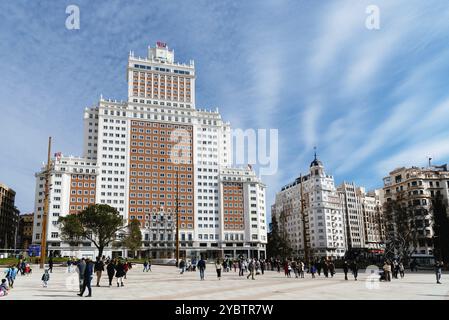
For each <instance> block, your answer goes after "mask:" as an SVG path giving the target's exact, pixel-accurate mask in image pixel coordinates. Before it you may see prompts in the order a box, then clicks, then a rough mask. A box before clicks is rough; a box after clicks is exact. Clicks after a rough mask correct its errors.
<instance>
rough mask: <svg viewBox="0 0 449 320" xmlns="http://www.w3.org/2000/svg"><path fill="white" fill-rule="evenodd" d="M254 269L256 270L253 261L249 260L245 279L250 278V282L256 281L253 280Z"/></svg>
mask: <svg viewBox="0 0 449 320" xmlns="http://www.w3.org/2000/svg"><path fill="white" fill-rule="evenodd" d="M255 269H256V265H255V263H254V260H253V259H251V260H250V262H249V264H248V271H249V274H248V275H247V276H246V279H249V277H251V279H252V280H256V279H255V278H254V272H255Z"/></svg>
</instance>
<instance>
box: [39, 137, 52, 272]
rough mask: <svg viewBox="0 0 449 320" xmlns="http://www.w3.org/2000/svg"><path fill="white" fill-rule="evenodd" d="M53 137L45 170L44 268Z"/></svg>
mask: <svg viewBox="0 0 449 320" xmlns="http://www.w3.org/2000/svg"><path fill="white" fill-rule="evenodd" d="M50 152H51V137H49V138H48V157H47V168H46V170H45V197H44V214H43V216H42V233H41V259H40V268H41V269H43V268H44V266H45V258H46V257H47V217H48V202H49V197H50V190H49V189H50V187H49V184H50V181H49V180H50V169H51V160H50Z"/></svg>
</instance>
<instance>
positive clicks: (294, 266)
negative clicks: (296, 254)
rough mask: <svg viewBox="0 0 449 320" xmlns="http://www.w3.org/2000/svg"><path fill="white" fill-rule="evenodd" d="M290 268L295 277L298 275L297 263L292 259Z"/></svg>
mask: <svg viewBox="0 0 449 320" xmlns="http://www.w3.org/2000/svg"><path fill="white" fill-rule="evenodd" d="M291 268H292V269H293V273H294V274H295V278H298V277H299V275H298V274H299V268H298V265H297V263H296V261H295V260H293V261H292V263H291Z"/></svg>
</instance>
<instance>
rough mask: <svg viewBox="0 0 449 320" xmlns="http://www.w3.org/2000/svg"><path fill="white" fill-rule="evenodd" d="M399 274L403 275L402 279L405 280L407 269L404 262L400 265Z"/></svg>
mask: <svg viewBox="0 0 449 320" xmlns="http://www.w3.org/2000/svg"><path fill="white" fill-rule="evenodd" d="M399 274H400V275H401V279H403V278H404V274H405V268H404V264H403V263H402V262H400V263H399Z"/></svg>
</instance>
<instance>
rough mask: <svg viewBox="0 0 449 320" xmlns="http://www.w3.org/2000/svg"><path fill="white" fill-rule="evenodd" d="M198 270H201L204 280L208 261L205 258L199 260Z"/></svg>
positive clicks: (201, 276)
mask: <svg viewBox="0 0 449 320" xmlns="http://www.w3.org/2000/svg"><path fill="white" fill-rule="evenodd" d="M198 270H200V278H201V280H204V270H206V261H204V260H203V258H201V259H200V261H198Z"/></svg>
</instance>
